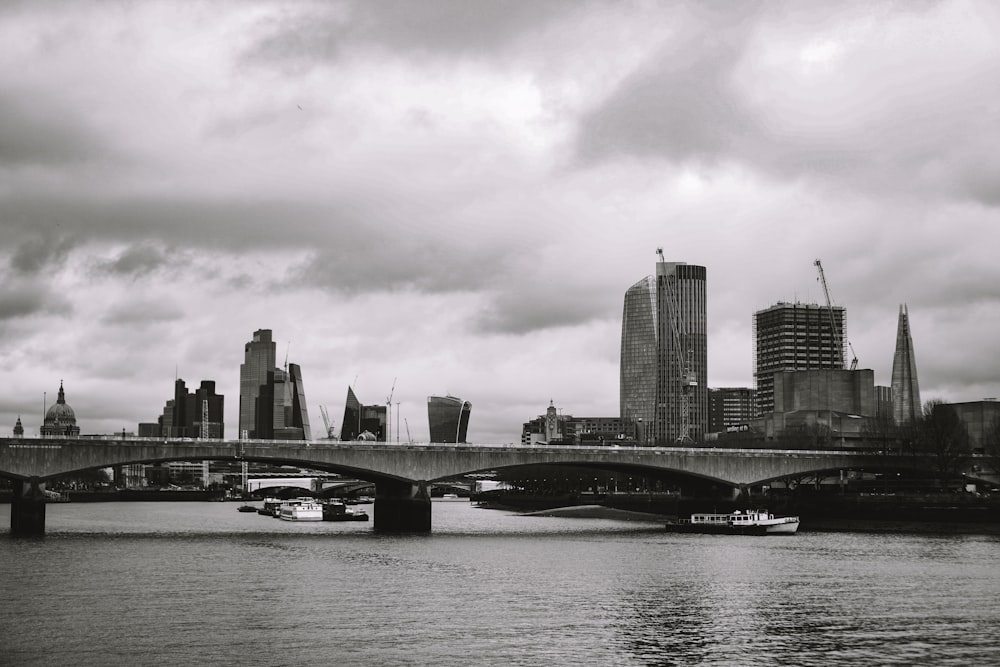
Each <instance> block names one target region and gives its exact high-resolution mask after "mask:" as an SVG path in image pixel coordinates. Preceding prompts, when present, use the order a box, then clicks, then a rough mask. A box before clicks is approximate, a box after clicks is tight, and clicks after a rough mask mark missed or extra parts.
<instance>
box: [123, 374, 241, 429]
mask: <svg viewBox="0 0 1000 667" xmlns="http://www.w3.org/2000/svg"><path fill="white" fill-rule="evenodd" d="M224 414H225V396H223V395H221V394H216V393H215V382H214V381H212V380H202V382H201V385H200V386H199V387H198V389H196V390H194V391H192V392H188V390H187V385H186V384H185V382H184V380H182V379H180V378H178V379H177V380H175V381H174V397H173V398H172V399H169V400H168V401H167V402H166V404H165V405H164V406H163V413H162V414H161V415H160V417H159V418H158V419H157V421H156V423H153V422H144V423H141V424H139V429H138V431H139V436H140V437H144V438H149V437H162V438H224V437H225V426H224V424H223V415H224Z"/></svg>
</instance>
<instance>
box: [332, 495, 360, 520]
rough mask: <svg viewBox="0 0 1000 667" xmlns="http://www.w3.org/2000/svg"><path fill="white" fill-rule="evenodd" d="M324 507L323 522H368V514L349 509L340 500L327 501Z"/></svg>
mask: <svg viewBox="0 0 1000 667" xmlns="http://www.w3.org/2000/svg"><path fill="white" fill-rule="evenodd" d="M322 507H323V521H368V513H367V512H365V511H364V510H359V509H354V508H351V507H348V506H347V505H346V504H344V503H343V502H341V501H339V500H326V501H324V502H323V503H322Z"/></svg>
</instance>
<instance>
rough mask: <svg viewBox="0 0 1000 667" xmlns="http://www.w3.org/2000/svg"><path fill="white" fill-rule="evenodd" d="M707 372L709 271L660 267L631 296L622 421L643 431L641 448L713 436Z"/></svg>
mask: <svg viewBox="0 0 1000 667" xmlns="http://www.w3.org/2000/svg"><path fill="white" fill-rule="evenodd" d="M661 259H662V255H661ZM707 372H708V336H707V300H706V270H705V267H703V266H696V265H691V264H685V263H682V262H665V261H659V262H657V263H656V275H655V276H647V277H646V278H643V279H642V280H640V281H639V282H637V283H635V284H634V285H632V286H631V287H630V288H629V289H628V290H627V291H626V292H625V303H624V307H623V310H622V336H621V364H620V374H621V375H620V393H619V413H620V414H619V417H620V419H621V421H622V422H627V423H629V424H630V425H631V428H630V429H629V430H634V431H642V436H641V438H640V441H641V442H642V443H643V444H650V445H652V444H662V443H672V442H676V441H678V440H686V439H688V438H691V439H694V440H696V441H700V440H702V439H703V438H704V435H705V433H706V431H707V430H708V390H707V387H706V380H707ZM685 406H686V407H685ZM685 409H686V411H687V414H684V411H685ZM685 425H686V432H685Z"/></svg>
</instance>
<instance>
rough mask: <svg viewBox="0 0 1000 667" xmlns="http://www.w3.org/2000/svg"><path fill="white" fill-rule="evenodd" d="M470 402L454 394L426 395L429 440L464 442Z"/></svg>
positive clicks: (466, 435) (470, 410) (467, 430)
mask: <svg viewBox="0 0 1000 667" xmlns="http://www.w3.org/2000/svg"><path fill="white" fill-rule="evenodd" d="M471 414H472V403H469V402H468V401H463V400H462V399H460V398H456V397H454V396H428V397H427V423H428V425H429V427H430V435H431V440H430V441H431V442H466V438H467V437H468V432H469V417H470V415H471Z"/></svg>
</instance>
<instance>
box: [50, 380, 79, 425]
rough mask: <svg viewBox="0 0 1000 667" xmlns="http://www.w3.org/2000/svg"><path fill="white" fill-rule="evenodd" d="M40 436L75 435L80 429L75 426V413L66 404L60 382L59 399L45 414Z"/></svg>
mask: <svg viewBox="0 0 1000 667" xmlns="http://www.w3.org/2000/svg"><path fill="white" fill-rule="evenodd" d="M41 431H42V435H77V434H79V433H80V428H79V427H78V426H77V425H76V413H75V412H73V408H71V407H69V404H68V403H66V394H65V392H63V386H62V382H60V383H59V398H58V399H57V400H56V402H55V404H54V405H53V406H52V407H51V408H49V409H48V410H47V411H46V412H45V423H44V424H42V429H41Z"/></svg>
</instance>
